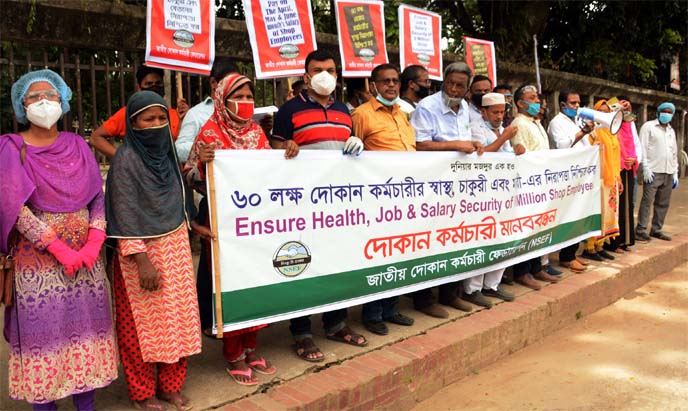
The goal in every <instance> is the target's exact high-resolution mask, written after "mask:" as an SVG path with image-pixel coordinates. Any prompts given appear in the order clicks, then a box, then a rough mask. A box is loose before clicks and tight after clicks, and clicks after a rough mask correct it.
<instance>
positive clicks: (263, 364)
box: [246, 357, 277, 375]
mask: <svg viewBox="0 0 688 411" xmlns="http://www.w3.org/2000/svg"><path fill="white" fill-rule="evenodd" d="M246 359H247V360H248V357H247V358H246ZM246 365H248V366H249V367H250V368H251V369H252V370H253V371H255V372H257V373H258V374H263V375H272V374H274V373H276V372H277V367H275V366H274V365H272V364H270V365H269V366H268V361H267V360H266V359H265V358H263V357H260V358H259V359H257V360H253V361H246Z"/></svg>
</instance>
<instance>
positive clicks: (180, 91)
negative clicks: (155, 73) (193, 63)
mask: <svg viewBox="0 0 688 411" xmlns="http://www.w3.org/2000/svg"><path fill="white" fill-rule="evenodd" d="M175 74H176V76H175V77H176V81H177V100H179V99H184V87H183V86H182V73H181V72H179V71H177V72H176V73H175Z"/></svg>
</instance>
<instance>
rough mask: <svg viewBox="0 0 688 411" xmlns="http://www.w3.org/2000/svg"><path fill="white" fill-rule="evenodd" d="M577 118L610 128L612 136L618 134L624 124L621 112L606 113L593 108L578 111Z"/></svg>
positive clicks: (583, 108) (582, 108)
mask: <svg viewBox="0 0 688 411" xmlns="http://www.w3.org/2000/svg"><path fill="white" fill-rule="evenodd" d="M576 118H577V119H580V120H582V121H586V122H587V121H594V122H595V123H599V124H601V125H602V127H606V128H608V129H609V131H611V133H612V134H616V133H618V132H619V129H620V128H621V125H622V124H623V112H621V111H616V112H613V113H605V112H602V111H597V110H593V109H591V108H586V107H581V108H579V109H578V114H576Z"/></svg>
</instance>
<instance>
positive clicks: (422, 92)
mask: <svg viewBox="0 0 688 411" xmlns="http://www.w3.org/2000/svg"><path fill="white" fill-rule="evenodd" d="M416 84H417V85H418V90H417V91H416V95H417V96H418V97H419V98H421V99H423V98H425V97H427V96H429V95H430V87H425V86H421V85H420V84H418V83H416Z"/></svg>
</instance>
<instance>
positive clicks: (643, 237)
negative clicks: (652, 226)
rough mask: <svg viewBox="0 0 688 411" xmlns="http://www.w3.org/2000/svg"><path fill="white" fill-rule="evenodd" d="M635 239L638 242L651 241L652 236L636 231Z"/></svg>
mask: <svg viewBox="0 0 688 411" xmlns="http://www.w3.org/2000/svg"><path fill="white" fill-rule="evenodd" d="M635 239H636V240H637V241H650V236H649V235H647V233H646V232H642V233H639V232H637V231H636V233H635Z"/></svg>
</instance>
